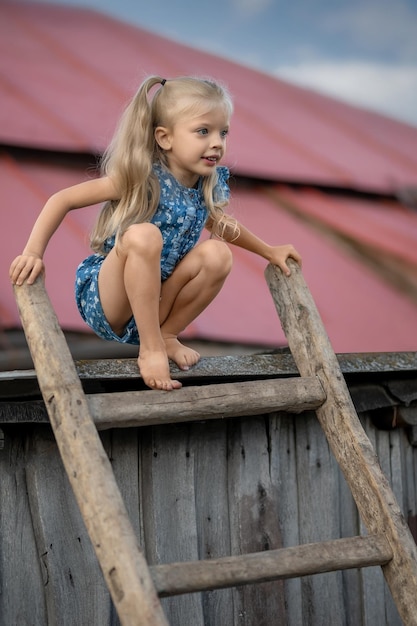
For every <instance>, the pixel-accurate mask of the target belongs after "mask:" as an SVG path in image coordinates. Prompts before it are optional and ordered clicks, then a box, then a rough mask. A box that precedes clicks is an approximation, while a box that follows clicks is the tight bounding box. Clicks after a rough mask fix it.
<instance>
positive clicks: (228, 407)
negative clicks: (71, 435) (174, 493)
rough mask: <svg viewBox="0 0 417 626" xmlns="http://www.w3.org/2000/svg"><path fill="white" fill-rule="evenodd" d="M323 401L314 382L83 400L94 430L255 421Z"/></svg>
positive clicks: (200, 388) (268, 382) (279, 382)
mask: <svg viewBox="0 0 417 626" xmlns="http://www.w3.org/2000/svg"><path fill="white" fill-rule="evenodd" d="M325 400H326V394H325V392H324V390H323V386H322V384H321V383H320V381H319V379H318V378H317V377H314V376H311V377H303V378H299V377H297V378H279V379H268V380H255V381H246V382H241V383H223V384H217V385H202V386H198V387H183V388H182V389H177V390H176V391H175V392H172V393H167V392H166V391H150V390H149V391H130V392H121V393H101V394H94V395H89V396H87V402H88V405H89V408H90V412H91V414H92V416H93V419H94V422H95V424H96V426H97V428H98V429H101V430H103V429H106V428H120V427H129V426H146V425H155V424H167V423H170V422H171V423H172V422H187V421H194V420H198V421H201V420H207V419H219V418H223V417H237V416H244V415H259V414H261V413H266V412H271V411H288V412H291V413H300V412H301V411H307V410H314V409H317V408H318V407H320V406H321V405H322V404H323V403H324V402H325Z"/></svg>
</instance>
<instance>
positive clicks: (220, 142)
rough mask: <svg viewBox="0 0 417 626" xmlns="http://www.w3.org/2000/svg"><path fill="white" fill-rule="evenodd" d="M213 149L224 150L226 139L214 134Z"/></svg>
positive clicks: (212, 139) (219, 134) (212, 138)
mask: <svg viewBox="0 0 417 626" xmlns="http://www.w3.org/2000/svg"><path fill="white" fill-rule="evenodd" d="M210 143H211V147H212V148H222V147H223V144H224V137H223V136H222V134H221V133H217V132H215V133H213V134H212V137H211V141H210Z"/></svg>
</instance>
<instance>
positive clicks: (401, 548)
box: [265, 260, 417, 625]
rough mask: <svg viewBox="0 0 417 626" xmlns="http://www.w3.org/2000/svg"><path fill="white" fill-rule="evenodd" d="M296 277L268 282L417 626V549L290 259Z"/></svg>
mask: <svg viewBox="0 0 417 626" xmlns="http://www.w3.org/2000/svg"><path fill="white" fill-rule="evenodd" d="M290 267H291V276H290V277H285V276H284V275H283V274H282V272H281V271H280V270H279V268H277V267H276V266H273V265H271V264H270V265H268V266H267V268H266V270H265V277H266V280H267V283H268V286H269V289H270V291H271V295H272V297H273V300H274V303H275V306H276V309H277V312H278V316H279V318H280V321H281V325H282V327H283V330H284V332H285V335H286V337H287V340H288V344H289V347H290V350H291V352H292V355H293V358H294V361H295V363H296V365H297V367H298V370H299V372H300V374H301V376H318V378H319V379H320V381H321V383H322V385H323V388H324V390H325V392H326V396H327V400H326V402H325V403H324V404H323V405H322V406H321V407H319V408H318V409H317V410H316V414H317V417H318V420H319V422H320V424H321V426H322V428H323V431H324V433H325V435H326V437H327V440H328V443H329V445H330V448H331V449H332V451H333V454H334V456H335V458H336V460H337V462H338V463H339V466H340V468H341V470H342V472H343V474H344V476H345V478H346V481H347V483H348V485H349V487H350V489H351V492H352V495H353V497H354V499H355V502H356V505H357V507H358V510H359V513H360V515H361V518H362V520H363V522H364V524H365V526H366V527H367V530H368V532H369V533H372V534H385V536H386V538H387V541H388V542H389V543H390V545H391V548H392V551H393V555H394V556H393V559H392V560H391V561H390V562H389V563H388V564H386V565H384V566H382V569H383V572H384V576H385V579H386V581H387V583H388V586H389V588H390V590H391V594H392V596H393V599H394V602H395V604H396V606H397V609H398V612H399V613H400V615H401V617H402V619H403V621H404V623H405V624H407V625H415V624H417V546H416V544H415V542H414V540H413V537H412V535H411V532H410V530H409V528H408V526H407V524H406V522H405V519H404V516H403V515H402V513H401V510H400V508H399V505H398V503H397V501H396V499H395V496H394V493H393V491H392V489H391V487H390V485H389V483H388V480H387V479H386V477H385V475H384V474H383V473H382V470H381V467H380V464H379V462H378V459H377V456H376V454H375V452H374V449H373V447H372V444H371V442H370V441H369V438H368V437H367V435H366V433H365V430H364V429H363V427H362V424H361V423H360V420H359V417H358V415H357V413H356V410H355V407H354V405H353V402H352V399H351V397H350V394H349V390H348V387H347V385H346V382H345V380H344V377H343V374H342V371H341V369H340V366H339V362H338V360H337V357H336V355H335V353H334V351H333V348H332V346H331V343H330V340H329V338H328V336H327V333H326V331H325V329H324V326H323V322H322V320H321V318H320V315H319V312H318V310H317V307H316V305H315V302H314V300H313V297H312V295H311V293H310V291H309V289H308V286H307V285H306V283H305V280H304V278H303V275H302V272H301V269H300V267H299V266H298V265H297V264H296V263H295V262H294V261H291V260H290Z"/></svg>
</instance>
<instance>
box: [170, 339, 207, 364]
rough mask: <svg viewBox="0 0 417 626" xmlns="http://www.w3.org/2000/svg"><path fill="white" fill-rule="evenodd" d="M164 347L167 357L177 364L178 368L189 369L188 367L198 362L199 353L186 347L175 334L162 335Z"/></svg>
mask: <svg viewBox="0 0 417 626" xmlns="http://www.w3.org/2000/svg"><path fill="white" fill-rule="evenodd" d="M163 339H164V341H165V347H166V350H167V355H168V358H170V359H172V360H173V361H174V363H176V364H177V365H178V367H179V368H180V370H189V369H190V367H192V366H193V365H195V364H196V363H198V361H199V360H200V355H199V353H198V352H196V351H195V350H193V349H192V348H187V346H184V345H183V344H182V343H181V342H180V341H178V339H177V337H175V335H173V336H164V337H163Z"/></svg>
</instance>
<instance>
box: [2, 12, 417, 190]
mask: <svg viewBox="0 0 417 626" xmlns="http://www.w3.org/2000/svg"><path fill="white" fill-rule="evenodd" d="M152 73H157V74H161V75H164V76H167V77H169V76H175V75H178V74H201V75H213V76H215V77H216V78H218V79H220V80H223V81H224V82H226V84H227V85H228V86H229V87H230V89H231V92H232V94H233V95H234V97H235V101H236V113H235V116H234V119H233V126H232V133H231V137H230V144H229V153H228V163H229V164H231V165H232V166H233V168H234V170H235V171H236V172H237V173H239V174H244V175H250V176H256V177H263V178H264V177H266V178H272V179H275V180H287V181H288V180H294V181H304V182H309V183H321V184H328V185H335V186H346V187H355V188H361V189H372V190H375V191H381V192H383V191H392V190H393V189H396V188H398V187H401V186H404V185H409V184H415V181H416V179H417V150H416V146H417V129H415V128H413V127H410V126H407V125H405V124H402V123H400V122H396V121H393V120H389V119H387V118H385V117H383V116H381V115H377V114H373V113H369V112H367V111H364V110H361V109H358V108H354V107H352V106H349V105H345V104H343V103H340V102H337V101H335V100H333V99H331V98H329V97H325V96H322V95H319V94H317V93H314V92H312V91H310V90H307V89H302V88H299V87H296V86H293V85H290V84H288V83H286V82H284V81H281V80H278V79H276V78H274V77H271V76H268V75H266V74H263V73H261V72H258V71H255V70H252V69H249V68H246V67H243V66H240V65H238V64H236V63H233V62H231V61H228V60H225V59H222V58H219V57H216V56H214V55H210V54H207V53H206V52H202V51H199V50H194V49H191V48H189V47H187V46H184V45H181V44H179V43H176V42H173V41H170V40H168V39H165V38H162V37H159V36H157V35H155V34H152V33H149V32H147V31H145V30H142V29H140V28H136V27H132V26H130V25H128V24H124V23H122V22H118V21H116V20H114V19H111V18H108V17H105V16H103V15H100V14H99V13H96V12H94V11H89V10H86V9H82V8H67V7H64V6H53V5H47V4H37V3H29V4H25V3H20V2H16V1H13V2H7V1H6V2H2V3H1V5H0V90H1V102H2V103H1V108H0V142H2V143H5V144H13V145H27V144H28V140H30V144H31V145H32V146H34V147H41V148H49V149H59V150H65V151H87V152H91V151H93V152H94V151H99V150H101V149H102V148H103V147H104V146H105V145H106V144H107V141H108V139H109V137H110V135H111V133H112V131H113V129H114V126H115V123H116V120H117V119H118V117H119V114H120V111H121V109H122V107H123V106H124V104H125V103H126V101H127V100H128V98H129V97H130V96H131V95H132V93H133V92H134V90H135V89H136V87H137V85H138V83H139V82H141V81H142V79H143V78H144V76H145V75H148V74H152Z"/></svg>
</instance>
